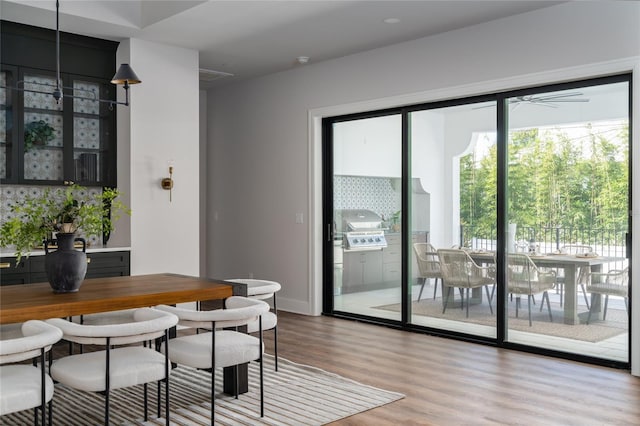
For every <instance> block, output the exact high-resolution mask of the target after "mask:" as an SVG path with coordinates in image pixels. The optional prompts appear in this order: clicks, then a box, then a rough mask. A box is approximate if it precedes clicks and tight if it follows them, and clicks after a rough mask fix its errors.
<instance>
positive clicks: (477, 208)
mask: <svg viewBox="0 0 640 426" xmlns="http://www.w3.org/2000/svg"><path fill="white" fill-rule="evenodd" d="M495 114H496V102H495V101H490V102H477V103H468V104H463V105H454V106H444V107H439V108H433V109H427V110H419V111H412V112H410V113H409V123H410V131H409V135H410V141H411V142H410V145H411V194H410V200H411V203H410V204H411V215H410V223H411V231H412V234H411V238H412V241H411V251H410V254H409V255H410V257H411V259H412V264H414V265H415V266H416V267H414V268H412V269H411V272H412V276H411V280H410V284H411V285H412V286H413V287H414V288H413V291H412V298H411V319H410V321H411V323H412V324H415V325H420V326H426V327H431V328H438V329H444V330H451V331H457V332H461V333H466V334H473V335H476V336H483V337H491V338H495V337H496V311H495V309H494V308H495V306H494V305H495V301H493V300H492V299H493V297H492V296H493V295H494V293H495V285H496V274H495V262H494V257H493V253H495V250H496V235H495V230H496V196H495V195H496V190H495V188H496V166H497V163H496V119H495ZM419 232H424V233H425V236H426V238H425V239H423V240H420V239H418V238H416V233H419ZM418 235H420V234H418ZM452 248H453V249H455V250H457V251H458V253H456V252H450V251H449V252H448V251H447V250H449V249H452ZM443 253H447V254H446V256H447V258H446V259H440V258H441V257H442V255H443ZM458 255H460V256H458ZM447 259H451V262H453V264H452V265H451V266H452V267H450V268H449V267H446V268H442V267H441V266H440V264H441V261H445V260H447ZM458 262H464V264H461V265H460V266H462V267H463V268H461V269H458V268H456V266H458V265H457V263H458ZM456 272H460V273H464V274H467V273H469V274H473V275H478V277H474V279H472V280H464V279H463V280H458V281H455V279H456V277H455V275H456ZM447 278H449V279H447ZM476 278H482V279H476ZM454 282H455V286H454Z"/></svg>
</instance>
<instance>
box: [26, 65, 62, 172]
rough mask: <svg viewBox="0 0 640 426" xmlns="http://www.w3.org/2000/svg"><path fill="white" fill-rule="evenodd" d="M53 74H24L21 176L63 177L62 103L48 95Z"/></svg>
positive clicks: (52, 85)
mask: <svg viewBox="0 0 640 426" xmlns="http://www.w3.org/2000/svg"><path fill="white" fill-rule="evenodd" d="M55 82H56V80H55V77H51V76H48V75H39V74H35V73H29V74H26V73H25V74H24V89H25V91H24V92H23V93H24V178H25V180H49V181H51V180H54V181H55V180H59V181H61V180H63V178H64V161H63V132H62V129H63V116H62V104H63V102H62V101H60V102H59V103H57V102H56V100H55V99H54V97H53V96H51V91H52V90H53V89H52V87H55Z"/></svg>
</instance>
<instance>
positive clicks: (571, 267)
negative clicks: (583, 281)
mask: <svg viewBox="0 0 640 426" xmlns="http://www.w3.org/2000/svg"><path fill="white" fill-rule="evenodd" d="M469 255H470V256H471V258H472V259H473V260H474V261H476V262H482V263H493V262H494V253H493V252H486V251H485V252H481V251H470V252H469ZM529 257H530V258H531V260H532V261H533V262H534V263H535V264H536V265H537V266H538V267H541V268H558V269H563V270H564V306H563V312H564V323H565V324H580V319H579V317H578V288H579V285H578V270H579V268H580V267H589V268H590V269H591V271H592V272H600V271H601V270H602V266H603V265H605V264H610V263H616V262H623V261H625V260H626V259H625V258H623V257H610V256H580V255H569V254H539V255H529ZM600 299H601V297H600V295H599V294H595V293H594V294H592V295H591V304H592V305H593V308H592V311H593V315H596V314H597V315H598V316H599V318H600V319H602V309H601V300H600Z"/></svg>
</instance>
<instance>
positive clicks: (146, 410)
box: [143, 383, 149, 422]
mask: <svg viewBox="0 0 640 426" xmlns="http://www.w3.org/2000/svg"><path fill="white" fill-rule="evenodd" d="M143 388H144V421H145V422H146V421H148V420H149V392H148V390H149V389H148V388H149V387H148V386H147V384H146V383H145V384H144V385H143Z"/></svg>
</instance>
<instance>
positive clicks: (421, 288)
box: [418, 278, 427, 302]
mask: <svg viewBox="0 0 640 426" xmlns="http://www.w3.org/2000/svg"><path fill="white" fill-rule="evenodd" d="M420 279H421V280H423V281H422V285H421V286H420V293H418V302H419V301H420V298H421V297H422V290H424V285H425V284H426V283H427V279H426V278H420Z"/></svg>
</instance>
